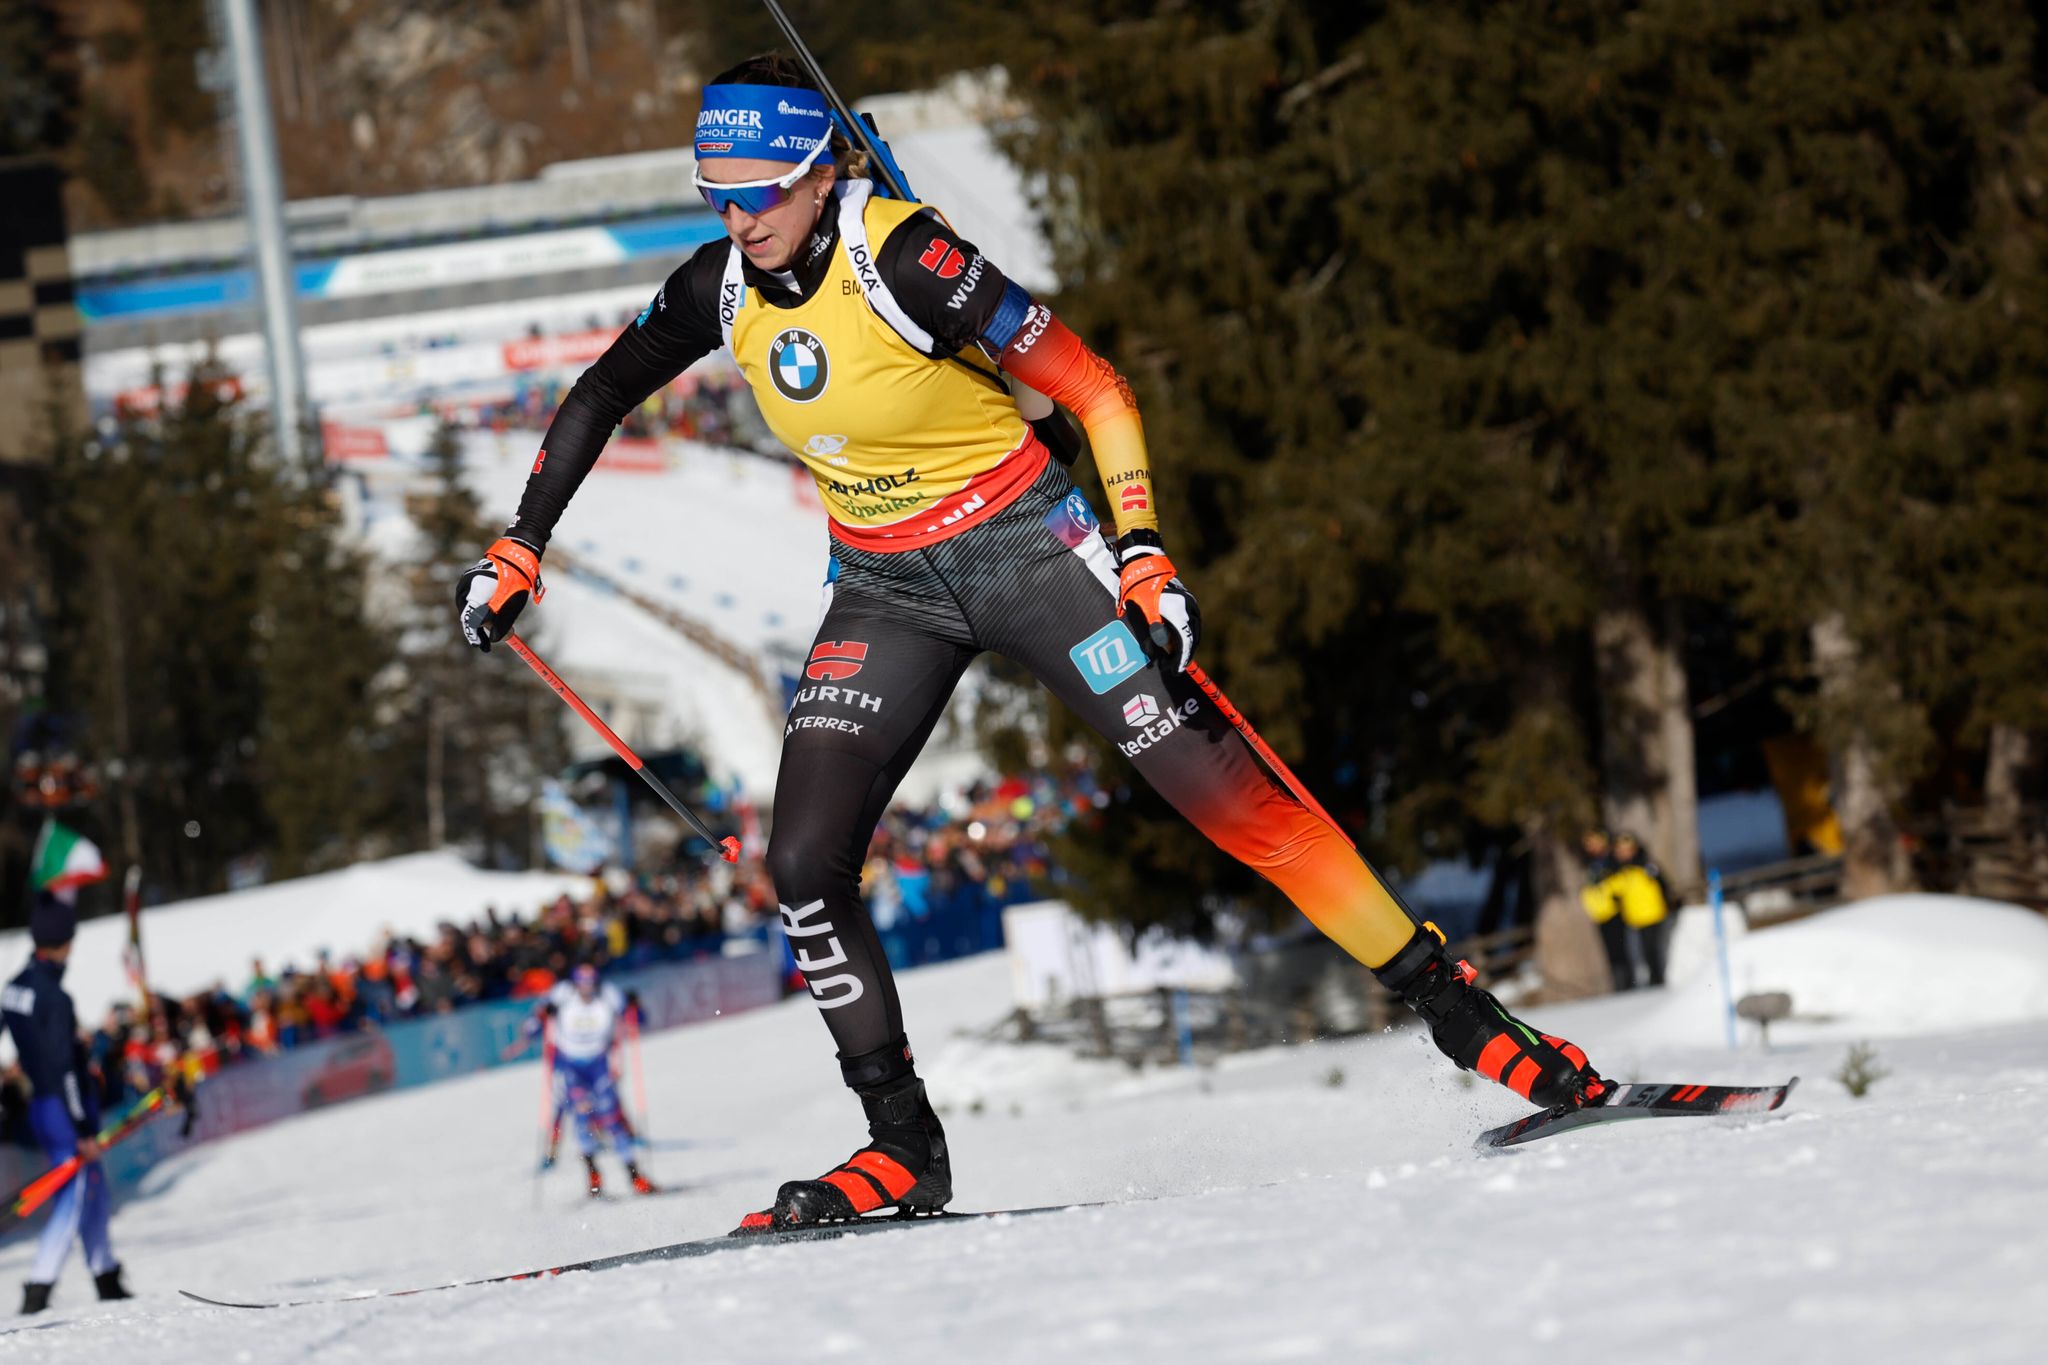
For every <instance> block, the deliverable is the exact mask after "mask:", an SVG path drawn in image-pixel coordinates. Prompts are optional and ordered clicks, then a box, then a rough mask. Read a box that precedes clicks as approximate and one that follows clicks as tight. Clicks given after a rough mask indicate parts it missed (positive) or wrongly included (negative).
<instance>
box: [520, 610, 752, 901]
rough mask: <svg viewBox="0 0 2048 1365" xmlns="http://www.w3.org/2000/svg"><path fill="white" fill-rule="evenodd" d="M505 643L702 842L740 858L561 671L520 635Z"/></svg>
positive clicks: (732, 841) (729, 840)
mask: <svg viewBox="0 0 2048 1365" xmlns="http://www.w3.org/2000/svg"><path fill="white" fill-rule="evenodd" d="M505 643H506V644H508V645H510V646H512V652H513V653H514V654H517V655H518V656H519V657H520V658H522V659H524V660H526V664H527V667H529V668H531V669H532V670H533V671H534V672H536V673H538V674H540V680H541V681H542V682H544V683H546V684H547V685H548V686H549V687H552V688H553V689H555V695H556V696H558V697H560V698H561V699H562V700H563V701H565V702H567V703H568V704H569V709H570V710H572V711H574V712H575V713H576V714H577V715H579V716H581V717H583V719H584V720H586V721H588V722H589V723H590V728H591V729H593V730H595V731H597V733H598V734H599V735H601V736H603V738H604V742H605V743H607V744H609V745H611V746H612V752H613V753H615V754H617V755H618V756H619V757H620V758H623V759H624V760H626V766H627V767H629V768H631V769H632V770H633V771H634V772H636V773H638V774H640V779H641V780H642V781H643V782H645V783H646V784H647V785H648V786H650V787H652V788H654V794H655V795H656V796H659V797H660V798H661V799H662V800H664V801H666V802H667V803H668V808H669V809H670V810H672V811H674V812H675V813H676V814H677V815H680V816H681V817H682V818H683V823H684V824H686V825H688V826H689V827H690V828H691V829H693V830H695V831H696V832H697V833H698V835H700V836H701V837H702V838H703V839H704V840H705V842H707V843H709V844H710V845H711V846H712V847H713V848H715V849H717V850H718V856H719V857H721V858H723V859H725V860H726V861H727V862H729V863H736V862H738V861H739V860H740V841H739V840H738V839H736V838H734V837H733V836H732V835H730V834H728V835H726V836H725V837H724V838H723V839H721V838H719V837H718V836H717V835H716V834H713V833H712V832H711V827H710V826H709V825H707V824H705V823H704V822H703V821H702V820H700V819H698V818H697V812H695V811H693V810H691V809H690V808H689V807H688V806H686V805H684V804H683V803H682V802H681V801H680V800H678V799H677V798H676V794H675V793H674V792H672V791H670V790H669V789H668V783H666V782H664V781H662V780H661V779H660V778H658V777H656V776H655V775H654V774H653V773H651V772H649V771H648V770H647V765H646V764H645V763H643V762H641V760H640V755H638V754H636V753H634V752H633V751H632V749H631V748H629V747H627V744H626V741H625V740H623V739H620V738H619V737H618V736H617V735H616V734H614V733H612V727H611V726H609V725H606V724H605V723H604V721H603V719H601V718H600V717H599V716H598V714H597V712H595V711H593V710H591V709H590V707H589V706H588V705H586V704H585V702H584V700H583V698H581V697H579V696H577V695H576V693H575V692H574V691H572V690H571V689H570V687H569V684H567V683H565V682H563V681H562V679H561V677H560V675H559V674H557V673H556V672H555V670H554V669H552V668H549V667H548V666H547V665H546V664H545V663H543V662H541V658H540V656H539V655H538V654H535V653H534V652H533V650H532V649H531V648H529V647H528V646H527V643H526V641H524V640H522V639H520V638H519V637H518V636H517V635H507V636H506V637H505Z"/></svg>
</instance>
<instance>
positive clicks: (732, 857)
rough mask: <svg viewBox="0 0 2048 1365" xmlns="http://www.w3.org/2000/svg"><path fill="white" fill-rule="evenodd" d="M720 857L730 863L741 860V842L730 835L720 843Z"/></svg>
mask: <svg viewBox="0 0 2048 1365" xmlns="http://www.w3.org/2000/svg"><path fill="white" fill-rule="evenodd" d="M718 856H719V857H721V858H723V859H725V860H726V861H727V862H729V863H736V862H738V861H739V860H740V841H739V840H738V839H735V838H734V837H733V836H732V835H730V834H728V835H726V836H725V837H724V838H723V839H720V840H719V841H718Z"/></svg>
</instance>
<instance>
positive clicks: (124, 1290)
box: [92, 1266, 135, 1303]
mask: <svg viewBox="0 0 2048 1365" xmlns="http://www.w3.org/2000/svg"><path fill="white" fill-rule="evenodd" d="M92 1287H93V1288H94V1289H97V1290H99V1291H100V1301H101V1302H102V1303H104V1302H106V1301H107V1300H108V1299H132V1298H134V1297H135V1296H134V1295H133V1294H131V1293H129V1292H128V1286H127V1285H125V1284H122V1283H121V1267H119V1266H115V1267H114V1268H113V1269H112V1270H109V1271H107V1272H105V1273H104V1274H100V1275H95V1276H93V1277H92Z"/></svg>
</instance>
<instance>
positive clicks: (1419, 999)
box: [1373, 924, 1607, 1109]
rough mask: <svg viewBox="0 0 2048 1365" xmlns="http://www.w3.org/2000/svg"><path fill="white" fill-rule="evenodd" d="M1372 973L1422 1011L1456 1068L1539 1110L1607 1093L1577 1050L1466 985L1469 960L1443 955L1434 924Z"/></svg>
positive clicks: (1588, 1101)
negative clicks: (1480, 1077) (1460, 960)
mask: <svg viewBox="0 0 2048 1365" xmlns="http://www.w3.org/2000/svg"><path fill="white" fill-rule="evenodd" d="M1373 975H1374V976H1376V977H1378V978H1379V979H1380V984H1381V985H1383V986H1385V987H1386V988H1387V989H1388V990H1390V991H1392V992H1394V994H1396V995H1398V996H1400V997H1401V999H1402V1000H1403V1001H1405V1002H1406V1003H1407V1005H1408V1008H1410V1009H1412V1010H1414V1011H1415V1012H1416V1013H1417V1014H1419V1015H1421V1016H1422V1018H1423V1022H1425V1023H1427V1024H1428V1025H1429V1034H1430V1037H1431V1038H1432V1039H1433V1040H1434V1041H1435V1043H1436V1045H1437V1050H1438V1051H1440V1052H1442V1053H1443V1054H1444V1056H1446V1057H1449V1058H1450V1059H1451V1060H1452V1061H1454V1062H1456V1063H1457V1064H1458V1066H1459V1068H1460V1069H1461V1070H1465V1071H1477V1072H1478V1073H1479V1074H1480V1075H1482V1076H1484V1077H1486V1079H1488V1080H1490V1081H1498V1082H1499V1083H1500V1084H1502V1085H1504V1086H1506V1087H1507V1088H1508V1089H1510V1090H1512V1091H1514V1092H1515V1093H1516V1094H1517V1095H1520V1096H1521V1097H1522V1098H1523V1099H1525V1100H1528V1101H1529V1102H1530V1103H1532V1104H1536V1105H1540V1106H1542V1107H1543V1108H1545V1109H1554V1108H1557V1107H1560V1106H1562V1107H1565V1108H1568V1109H1578V1108H1583V1107H1584V1106H1585V1105H1588V1104H1594V1103H1597V1102H1598V1101H1599V1100H1600V1099H1601V1098H1602V1097H1603V1096H1605V1095H1606V1094H1607V1082H1605V1081H1603V1080H1602V1079H1600V1076H1599V1073H1597V1072H1595V1071H1594V1070H1593V1068H1592V1067H1591V1066H1590V1065H1589V1064H1588V1063H1587V1061H1586V1054H1585V1053H1584V1052H1582V1051H1580V1050H1579V1049H1578V1048H1576V1047H1574V1046H1573V1045H1572V1044H1570V1043H1567V1042H1566V1041H1565V1040H1564V1039H1562V1038H1553V1037H1551V1036H1550V1035H1549V1034H1547V1033H1538V1032H1536V1030H1534V1029H1532V1028H1530V1027H1529V1026H1528V1025H1527V1024H1525V1023H1523V1022H1522V1021H1521V1020H1519V1019H1517V1018H1515V1016H1513V1015H1512V1014H1509V1013H1508V1012H1507V1010H1506V1009H1505V1008H1504V1007H1503V1006H1502V1005H1501V1003H1500V1001H1498V1000H1496V999H1494V998H1493V996H1492V994H1491V993H1489V992H1487V991H1483V990H1481V989H1479V987H1477V986H1475V985H1473V984H1472V982H1473V980H1474V978H1475V977H1476V976H1477V975H1478V973H1476V972H1474V971H1473V970H1472V966H1471V964H1470V963H1466V962H1452V961H1451V960H1450V958H1449V957H1447V956H1445V954H1444V939H1443V935H1442V934H1441V933H1440V932H1439V931H1438V930H1437V927H1436V926H1435V925H1434V924H1425V925H1423V926H1422V927H1421V928H1419V929H1417V930H1416V931H1415V937H1413V938H1411V939H1409V940H1408V943H1407V946H1405V947H1403V948H1402V949H1401V951H1400V952H1398V953H1396V954H1394V957H1393V960H1392V961H1391V962H1388V963H1387V964H1386V965H1385V966H1384V967H1376V968H1374V969H1373Z"/></svg>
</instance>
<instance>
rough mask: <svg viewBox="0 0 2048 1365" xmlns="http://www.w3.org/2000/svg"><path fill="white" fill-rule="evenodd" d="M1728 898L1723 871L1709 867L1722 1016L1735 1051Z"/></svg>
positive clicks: (1709, 902)
mask: <svg viewBox="0 0 2048 1365" xmlns="http://www.w3.org/2000/svg"><path fill="white" fill-rule="evenodd" d="M1726 900H1727V898H1726V897H1725V896H1723V895H1722V894H1721V872H1720V869H1718V868H1709V869H1707V904H1708V905H1710V906H1712V907H1713V910H1714V955H1715V956H1716V957H1717V958H1718V959H1719V960H1720V966H1721V1017H1722V1019H1723V1020H1724V1021H1725V1022H1726V1023H1727V1026H1728V1050H1729V1051H1730V1052H1733V1051H1735V1049H1736V1041H1735V982H1734V979H1733V978H1732V977H1731V976H1730V975H1729V973H1728V926H1727V924H1726V923H1725V922H1724V916H1725V914H1726V904H1725V902H1726Z"/></svg>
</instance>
